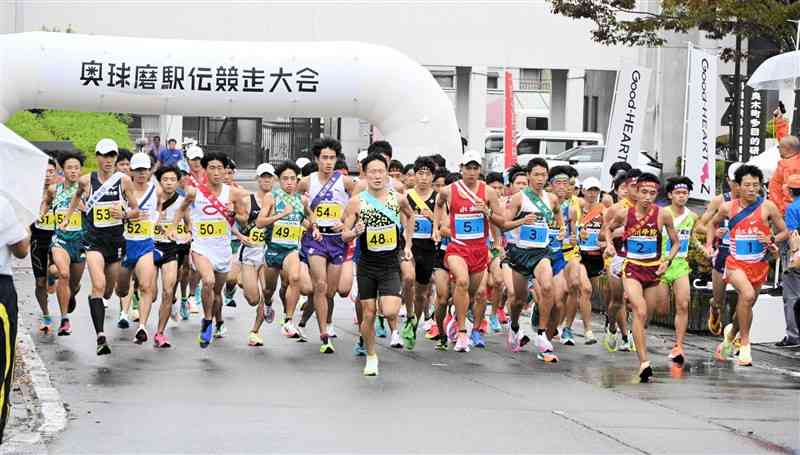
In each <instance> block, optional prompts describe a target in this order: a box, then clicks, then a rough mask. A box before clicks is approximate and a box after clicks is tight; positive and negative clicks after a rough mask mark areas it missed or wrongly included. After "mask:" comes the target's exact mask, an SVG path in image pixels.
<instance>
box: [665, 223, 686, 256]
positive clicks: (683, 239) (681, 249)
mask: <svg viewBox="0 0 800 455" xmlns="http://www.w3.org/2000/svg"><path fill="white" fill-rule="evenodd" d="M690 236H691V231H690V230H688V229H679V230H678V239H679V240H680V246H679V247H678V255H677V256H676V257H679V258H685V257H686V256H688V255H689V237H690ZM671 249H672V239H670V238H669V237H667V249H666V251H667V252H669V250H671Z"/></svg>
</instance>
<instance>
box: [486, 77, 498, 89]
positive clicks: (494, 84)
mask: <svg viewBox="0 0 800 455" xmlns="http://www.w3.org/2000/svg"><path fill="white" fill-rule="evenodd" d="M499 84H500V76H498V75H497V74H492V73H489V75H488V76H486V88H487V89H489V90H498V89H499V88H500V86H499Z"/></svg>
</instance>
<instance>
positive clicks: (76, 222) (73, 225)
mask: <svg viewBox="0 0 800 455" xmlns="http://www.w3.org/2000/svg"><path fill="white" fill-rule="evenodd" d="M65 216H67V209H62V210H57V211H56V213H55V223H56V225H61V223H63V222H64V217H65ZM82 227H83V226H82V223H81V214H80V212H72V215H70V217H69V223H68V224H67V228H66V229H64V231H66V232H77V231H80V230H81V229H82Z"/></svg>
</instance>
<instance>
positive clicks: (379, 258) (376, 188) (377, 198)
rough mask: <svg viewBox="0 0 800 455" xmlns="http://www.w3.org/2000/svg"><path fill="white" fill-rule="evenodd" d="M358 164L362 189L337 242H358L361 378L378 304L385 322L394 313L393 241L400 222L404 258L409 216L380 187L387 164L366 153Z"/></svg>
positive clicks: (401, 202)
mask: <svg viewBox="0 0 800 455" xmlns="http://www.w3.org/2000/svg"><path fill="white" fill-rule="evenodd" d="M361 165H362V168H363V169H364V173H365V175H366V180H367V182H368V189H367V191H362V192H360V193H358V194H357V195H356V196H353V197H352V198H351V199H350V201H349V202H348V204H347V209H346V212H345V224H344V231H343V234H342V240H344V241H345V242H348V241H350V240H352V239H354V238H356V237H358V238H359V242H358V244H359V248H360V250H361V252H360V257H359V262H358V271H359V276H358V295H359V298H360V302H361V306H362V317H363V320H362V322H361V327H360V328H361V337H362V338H363V340H364V345H365V346H366V350H367V360H366V364H365V366H364V375H365V376H377V375H378V355H377V353H376V351H375V314H376V312H377V306H378V305H380V306H381V308H382V309H383V314H384V315H385V316H386V317H389V318H391V317H394V316H396V315H397V312H398V310H399V309H400V263H399V258H400V257H399V255H400V252H399V248H400V243H399V237H400V233H401V224H402V228H403V230H402V232H403V234H404V235H405V237H406V241H405V247H404V250H403V253H402V254H403V256H404V257H405V259H406V260H410V259H411V254H412V253H411V248H412V242H411V240H412V239H411V237H412V233H413V232H414V227H413V224H412V223H413V221H412V220H414V213H413V211H412V210H411V207H410V205H409V203H408V201H407V200H406V198H403V197H401V196H399V195H397V194H396V193H395V192H394V191H392V190H389V189H387V188H386V186H387V185H386V181H387V170H388V166H387V163H386V160H385V159H384V158H383V157H382V156H381V155H379V154H371V155H369V156H368V157H367V158H365V159H364V161H363V162H362V163H361ZM401 220H402V221H401Z"/></svg>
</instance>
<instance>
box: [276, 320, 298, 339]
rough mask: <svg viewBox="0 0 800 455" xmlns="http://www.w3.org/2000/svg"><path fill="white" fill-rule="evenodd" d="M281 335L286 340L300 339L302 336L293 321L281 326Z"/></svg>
mask: <svg viewBox="0 0 800 455" xmlns="http://www.w3.org/2000/svg"><path fill="white" fill-rule="evenodd" d="M281 334H282V335H283V336H285V337H286V338H300V334H299V333H298V332H297V329H296V328H295V326H294V323H292V321H286V322H284V323H283V325H282V326H281Z"/></svg>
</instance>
